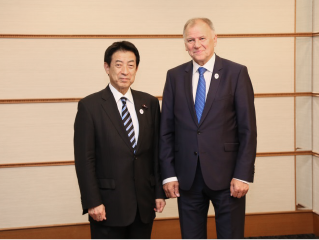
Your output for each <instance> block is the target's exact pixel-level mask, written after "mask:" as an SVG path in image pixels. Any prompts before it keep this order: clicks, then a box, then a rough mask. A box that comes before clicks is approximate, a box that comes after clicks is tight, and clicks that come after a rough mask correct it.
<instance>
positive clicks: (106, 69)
mask: <svg viewBox="0 0 319 240" xmlns="http://www.w3.org/2000/svg"><path fill="white" fill-rule="evenodd" d="M104 69H105V72H106V73H107V75H109V73H110V67H109V65H108V64H107V63H106V62H104Z"/></svg>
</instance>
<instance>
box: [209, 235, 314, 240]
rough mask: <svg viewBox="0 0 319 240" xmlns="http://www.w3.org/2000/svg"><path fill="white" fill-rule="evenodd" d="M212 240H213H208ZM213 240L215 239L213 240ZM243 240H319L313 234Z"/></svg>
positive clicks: (246, 239) (247, 239)
mask: <svg viewBox="0 0 319 240" xmlns="http://www.w3.org/2000/svg"><path fill="white" fill-rule="evenodd" d="M208 240H213V239H208ZM214 240H215V239H214ZM245 240H319V237H316V236H315V235H313V234H302V235H288V236H271V237H248V238H245Z"/></svg>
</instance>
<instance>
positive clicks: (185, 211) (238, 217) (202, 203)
mask: <svg viewBox="0 0 319 240" xmlns="http://www.w3.org/2000/svg"><path fill="white" fill-rule="evenodd" d="M209 201H212V203H213V206H214V209H215V220H216V230H217V238H228V239H230V238H244V225H245V197H243V198H234V197H231V196H230V189H229V188H228V189H225V190H220V191H213V190H211V189H209V188H208V187H207V186H206V184H205V182H204V179H203V176H202V172H201V169H200V164H199V161H198V164H197V170H196V176H195V179H194V183H193V185H192V187H191V189H190V190H188V191H184V190H181V189H180V197H179V198H178V210H179V218H180V225H181V231H182V238H192V239H200V238H207V213H208V208H209Z"/></svg>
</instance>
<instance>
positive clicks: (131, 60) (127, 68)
mask: <svg viewBox="0 0 319 240" xmlns="http://www.w3.org/2000/svg"><path fill="white" fill-rule="evenodd" d="M104 68H105V71H106V73H107V74H108V75H109V77H110V82H111V84H112V86H113V87H114V88H116V90H118V91H119V92H121V93H122V94H123V95H124V94H125V93H126V92H127V90H128V89H129V88H130V86H131V85H132V84H133V82H134V80H135V75H136V72H137V66H136V57H135V54H134V53H133V52H130V51H117V52H115V53H113V55H112V60H111V66H109V65H108V64H107V63H104Z"/></svg>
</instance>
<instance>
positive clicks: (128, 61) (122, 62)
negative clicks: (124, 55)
mask: <svg viewBox="0 0 319 240" xmlns="http://www.w3.org/2000/svg"><path fill="white" fill-rule="evenodd" d="M115 62H116V63H117V62H120V63H123V61H121V60H116V61H115ZM130 62H135V60H129V61H128V63H130Z"/></svg>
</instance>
